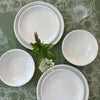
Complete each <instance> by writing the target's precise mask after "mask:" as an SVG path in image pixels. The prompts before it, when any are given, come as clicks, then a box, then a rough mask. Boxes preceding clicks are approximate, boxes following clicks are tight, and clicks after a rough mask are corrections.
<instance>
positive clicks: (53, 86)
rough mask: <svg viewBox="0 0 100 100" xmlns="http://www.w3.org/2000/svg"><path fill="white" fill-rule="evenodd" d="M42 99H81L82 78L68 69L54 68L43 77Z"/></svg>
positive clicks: (82, 94)
mask: <svg viewBox="0 0 100 100" xmlns="http://www.w3.org/2000/svg"><path fill="white" fill-rule="evenodd" d="M41 94H42V100H83V97H84V86H83V83H82V80H81V79H80V78H79V77H78V76H77V75H76V74H75V73H73V72H71V71H69V70H63V69H60V70H56V71H55V72H53V73H51V74H49V75H48V76H47V78H45V80H44V82H43V84H42V89H41Z"/></svg>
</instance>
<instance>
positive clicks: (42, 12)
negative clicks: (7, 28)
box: [14, 1, 64, 49]
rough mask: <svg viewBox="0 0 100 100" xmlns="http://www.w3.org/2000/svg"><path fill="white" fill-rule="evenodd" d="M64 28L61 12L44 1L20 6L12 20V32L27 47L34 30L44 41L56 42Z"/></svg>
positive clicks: (32, 38)
mask: <svg viewBox="0 0 100 100" xmlns="http://www.w3.org/2000/svg"><path fill="white" fill-rule="evenodd" d="M63 30H64V21H63V17H62V15H61V13H60V12H59V11H58V9H57V8H55V7H54V6H53V5H51V4H49V3H45V2H40V1H38V2H32V3H29V4H27V5H25V6H24V7H22V8H21V9H20V10H19V12H18V13H17V15H16V17H15V20H14V32H15V36H16V38H17V39H18V41H19V42H20V43H21V44H22V45H23V46H25V47H26V48H28V49H32V47H31V45H30V42H34V41H35V39H34V32H37V33H38V35H39V38H40V39H41V41H42V42H44V43H53V44H56V43H57V42H58V41H59V40H60V38H61V36H62V34H63Z"/></svg>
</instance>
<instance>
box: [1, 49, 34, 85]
mask: <svg viewBox="0 0 100 100" xmlns="http://www.w3.org/2000/svg"><path fill="white" fill-rule="evenodd" d="M34 70H35V65H34V61H33V59H32V57H31V56H30V55H29V54H28V53H27V52H25V51H23V50H11V51H8V52H7V53H5V54H4V55H3V56H2V57H1V59H0V77H1V80H2V81H3V82H4V83H6V84H7V85H10V86H21V85H23V84H25V83H27V82H28V81H29V80H30V79H31V78H32V76H33V73H34Z"/></svg>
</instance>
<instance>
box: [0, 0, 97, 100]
mask: <svg viewBox="0 0 100 100" xmlns="http://www.w3.org/2000/svg"><path fill="white" fill-rule="evenodd" d="M63 31H64V21H63V17H62V15H61V13H60V12H59V11H58V9H57V8H55V7H54V6H53V5H51V4H49V3H45V2H32V3H29V4H27V5H25V6H24V7H22V8H21V9H20V10H19V12H18V13H17V15H16V17H15V20H14V32H15V36H16V38H17V39H18V41H19V42H20V43H21V44H22V45H23V46H24V47H26V48H28V49H32V47H31V45H30V42H34V41H35V39H34V32H37V33H38V36H39V38H40V39H41V41H42V42H44V43H52V44H57V43H58V41H59V40H60V39H61V37H62V35H63ZM62 53H63V55H64V57H65V59H66V60H67V61H69V62H70V63H72V64H73V65H77V66H85V65H87V64H90V63H91V62H92V61H93V60H94V59H95V58H96V56H97V54H98V43H97V41H96V39H95V37H94V36H93V35H92V34H91V33H90V32H88V31H86V30H74V31H72V32H70V33H68V34H67V35H66V36H65V38H64V40H63V42H62ZM34 71H35V63H34V60H33V58H32V57H31V55H29V54H28V53H27V52H26V51H24V50H21V49H13V50H10V51H7V52H6V53H4V54H3V55H2V56H1V58H0V78H1V80H2V81H3V82H4V83H5V84H7V85H9V86H13V87H18V86H22V85H24V84H26V83H27V82H29V81H30V80H31V78H32V77H33V75H34ZM88 96H89V87H88V83H87V80H86V78H85V76H84V75H83V74H82V73H81V72H80V71H79V70H77V69H76V68H74V67H72V66H69V65H64V64H61V65H55V66H54V70H53V71H51V70H50V69H48V71H46V72H44V73H43V74H42V76H41V77H40V79H39V81H38V84H37V99H38V100H88Z"/></svg>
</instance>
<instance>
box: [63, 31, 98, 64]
mask: <svg viewBox="0 0 100 100" xmlns="http://www.w3.org/2000/svg"><path fill="white" fill-rule="evenodd" d="M62 52H63V55H64V57H65V58H66V59H67V60H68V61H69V62H70V63H72V64H74V65H77V66H84V65H87V64H90V63H91V62H92V61H93V60H94V59H95V58H96V56H97V54H98V43H97V41H96V39H95V37H94V36H93V35H92V34H91V33H90V32H88V31H85V30H74V31H72V32H70V33H69V34H68V35H66V37H65V38H64V40H63V43H62Z"/></svg>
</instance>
